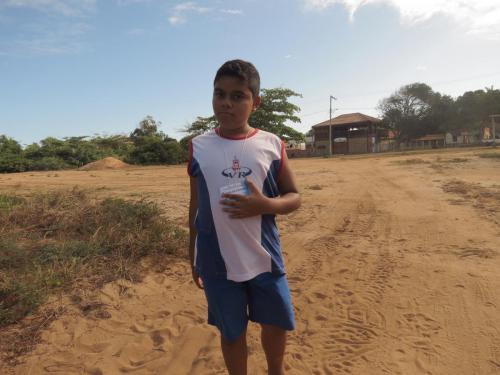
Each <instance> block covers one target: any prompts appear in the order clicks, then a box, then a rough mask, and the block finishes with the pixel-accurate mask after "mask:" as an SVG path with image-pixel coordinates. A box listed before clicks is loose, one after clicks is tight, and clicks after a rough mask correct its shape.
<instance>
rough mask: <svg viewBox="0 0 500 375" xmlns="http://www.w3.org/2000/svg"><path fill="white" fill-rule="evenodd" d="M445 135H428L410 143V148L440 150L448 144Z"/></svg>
mask: <svg viewBox="0 0 500 375" xmlns="http://www.w3.org/2000/svg"><path fill="white" fill-rule="evenodd" d="M445 139H446V135H445V134H427V135H424V136H423V137H420V138H417V139H414V140H412V141H411V142H410V148H439V147H444V146H445V144H446V141H445Z"/></svg>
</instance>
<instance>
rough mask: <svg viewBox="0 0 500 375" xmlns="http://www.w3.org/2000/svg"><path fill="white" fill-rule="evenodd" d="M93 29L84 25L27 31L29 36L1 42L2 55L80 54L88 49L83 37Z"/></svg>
mask: <svg viewBox="0 0 500 375" xmlns="http://www.w3.org/2000/svg"><path fill="white" fill-rule="evenodd" d="M90 29H91V27H90V26H89V25H87V24H84V23H75V24H62V25H58V26H54V27H50V28H48V27H46V26H42V25H38V26H33V27H32V28H30V29H28V30H25V32H26V34H27V35H29V36H25V37H21V38H16V39H12V40H3V41H2V40H0V54H2V55H18V56H21V55H22V56H36V55H67V54H78V53H80V52H82V51H83V50H84V49H86V44H85V43H84V41H83V40H82V38H81V37H82V36H83V35H84V34H85V33H87V32H88V31H89V30H90Z"/></svg>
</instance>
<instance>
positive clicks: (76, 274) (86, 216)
mask: <svg viewBox="0 0 500 375" xmlns="http://www.w3.org/2000/svg"><path fill="white" fill-rule="evenodd" d="M186 243H187V236H186V233H185V231H184V230H181V229H178V228H177V227H176V226H174V225H173V224H172V223H171V222H170V221H169V220H167V219H166V218H164V217H163V216H162V215H161V212H160V210H159V208H158V207H157V206H156V205H155V204H153V203H150V202H147V201H144V200H141V201H137V202H131V201H125V200H122V199H111V198H108V199H104V200H97V199H95V198H93V197H92V196H91V195H89V194H88V193H86V192H84V191H82V190H79V189H76V188H75V189H73V190H71V191H65V192H53V193H46V194H37V195H35V196H33V197H31V198H20V197H16V196H8V195H0V327H4V328H5V327H6V326H12V325H13V324H14V325H15V324H18V325H19V323H20V322H21V321H23V318H25V317H26V316H28V315H32V317H31V318H30V319H28V321H33V322H34V323H33V324H26V320H25V321H24V323H23V324H21V325H20V326H22V329H21V330H20V331H19V330H15V331H16V334H15V336H12V334H9V332H10V333H12V332H13V331H12V330H4V332H3V333H2V334H1V335H0V349H1V350H2V351H3V352H4V353H5V352H7V353H8V355H7V357H5V356H4V359H5V360H11V361H12V360H13V359H15V357H16V356H17V355H19V354H20V353H22V352H25V351H26V350H30V348H31V347H32V346H33V345H34V343H33V342H34V341H36V339H34V337H35V336H36V335H34V332H35V331H36V332H38V331H39V330H40V329H41V328H43V327H44V326H45V325H46V324H48V322H49V321H51V319H53V318H54V317H55V316H57V311H52V312H47V311H38V307H39V306H40V305H41V304H42V303H43V302H45V301H47V299H48V297H49V296H51V295H55V294H56V293H71V291H72V290H74V288H75V287H76V286H77V285H78V284H79V283H81V282H82V280H83V282H85V284H86V288H91V289H95V288H98V287H100V286H102V285H103V284H104V283H105V282H109V281H112V280H116V279H119V278H125V279H128V280H131V281H138V280H140V275H141V274H143V271H144V269H143V268H144V266H141V262H139V261H140V259H142V258H144V257H146V256H148V257H154V258H155V262H154V263H155V264H156V265H160V266H161V264H164V265H165V264H166V261H168V256H171V255H174V254H178V253H179V250H180V249H184V248H185V247H186ZM80 302H81V303H80V305H81V306H80V307H81V309H82V310H85V309H86V308H87V309H91V310H92V309H95V306H91V305H89V306H90V307H89V306H87V305H88V304H87V305H86V304H85V302H84V301H80ZM37 314H38V315H40V314H44V315H46V316H47V317H45V318H43V319H42V320H41V322H40V321H38V320H39V319H38V317H39V316H38V315H37ZM98 315H99V314H98ZM101 315H103V312H102V311H101ZM104 315H105V314H104ZM37 319H38V320H37ZM28 338H29V340H28ZM9 353H10V354H9Z"/></svg>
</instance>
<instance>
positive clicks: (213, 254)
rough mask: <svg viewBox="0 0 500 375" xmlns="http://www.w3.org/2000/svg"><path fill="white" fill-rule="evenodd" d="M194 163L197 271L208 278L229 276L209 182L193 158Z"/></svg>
mask: <svg viewBox="0 0 500 375" xmlns="http://www.w3.org/2000/svg"><path fill="white" fill-rule="evenodd" d="M192 163H193V164H192V170H193V171H196V172H197V173H196V182H197V187H198V213H197V215H196V220H195V226H196V231H197V237H196V246H197V253H196V264H195V267H196V271H197V272H198V273H199V274H200V275H201V276H203V277H207V278H208V277H216V278H225V277H226V276H227V270H226V264H225V263H224V259H223V258H222V255H221V252H220V247H219V241H218V239H217V231H216V230H215V225H214V218H213V216H212V209H211V207H210V195H209V194H208V187H207V183H206V181H205V177H204V176H203V172H202V171H201V168H200V166H199V164H198V162H197V161H196V159H194V158H193V161H192Z"/></svg>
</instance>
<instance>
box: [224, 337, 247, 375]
mask: <svg viewBox="0 0 500 375" xmlns="http://www.w3.org/2000/svg"><path fill="white" fill-rule="evenodd" d="M220 342H221V347H222V354H223V356H224V362H225V363H226V367H227V370H228V371H229V375H247V357H248V353H247V331H246V330H245V331H244V332H243V333H242V334H241V336H240V337H238V338H237V339H236V340H234V341H229V340H227V339H225V338H224V336H222V335H221V339H220Z"/></svg>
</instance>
